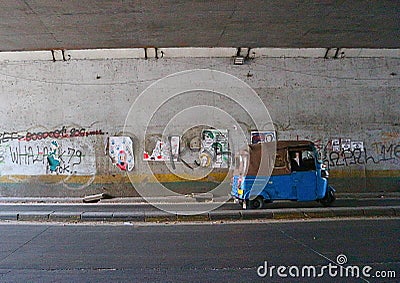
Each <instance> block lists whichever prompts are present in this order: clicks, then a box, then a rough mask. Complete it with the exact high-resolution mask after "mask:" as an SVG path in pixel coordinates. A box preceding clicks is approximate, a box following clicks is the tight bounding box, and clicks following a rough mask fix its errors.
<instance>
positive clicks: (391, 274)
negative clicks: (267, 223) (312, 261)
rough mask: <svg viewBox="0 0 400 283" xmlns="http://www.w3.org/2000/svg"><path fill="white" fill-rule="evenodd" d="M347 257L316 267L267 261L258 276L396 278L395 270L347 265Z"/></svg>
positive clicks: (342, 255) (259, 269)
mask: <svg viewBox="0 0 400 283" xmlns="http://www.w3.org/2000/svg"><path fill="white" fill-rule="evenodd" d="M346 263H347V256H346V255H344V254H339V255H338V256H337V257H336V263H335V262H333V261H332V262H329V263H328V264H327V265H322V266H314V265H303V266H296V265H291V266H286V265H279V266H276V265H270V264H269V263H268V262H267V261H264V264H262V265H260V266H258V268H257V275H258V276H260V277H263V278H264V277H269V278H274V277H278V278H286V277H288V278H321V277H332V278H381V279H385V278H391V279H393V278H396V271H394V270H373V268H372V267H371V266H369V265H364V266H357V265H347V266H345V264H346Z"/></svg>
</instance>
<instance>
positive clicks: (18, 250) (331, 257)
mask: <svg viewBox="0 0 400 283" xmlns="http://www.w3.org/2000/svg"><path fill="white" fill-rule="evenodd" d="M0 231H1V233H0V281H1V282H310V281H311V280H317V281H316V282H399V278H400V277H399V276H400V240H399V233H400V219H379V220H371V219H369V220H340V221H339V220H335V221H334V220H330V221H296V222H293V221H291V222H276V221H274V222H251V223H236V224H201V225H200V224H184V225H183V224H177V225H171V224H169V225H165V224H151V225H149V224H141V225H72V224H69V225H66V224H63V225H55V224H39V225H38V224H35V225H27V224H12V225H10V224H4V223H3V224H0ZM280 266H285V267H286V268H284V267H280ZM310 266H312V267H310ZM340 266H342V267H346V268H347V269H341V268H340ZM289 268H290V269H289ZM350 269H351V270H353V271H354V272H356V273H355V276H356V275H357V270H358V271H359V278H352V277H351V276H350V274H351V273H350V271H349V270H350ZM266 270H267V271H266ZM278 270H279V272H278ZM296 270H299V274H296V273H297V271H296ZM302 270H304V272H305V273H304V275H303V276H302V275H301V272H302ZM309 270H311V271H310V272H311V273H307V272H309ZM313 270H316V276H317V275H321V276H320V277H318V278H312V277H313V276H314V275H313ZM340 270H341V271H340ZM345 270H347V271H349V272H347V271H346V272H347V273H346V272H345ZM257 271H258V272H257ZM362 271H364V273H363V272H362ZM258 273H259V274H258ZM346 274H347V277H346ZM259 275H265V276H264V277H263V278H262V277H260V276H259ZM284 275H287V276H288V278H286V279H283V278H282V277H281V276H284ZM368 276H369V277H368ZM376 276H385V277H386V278H377V277H376ZM394 276H396V278H394Z"/></svg>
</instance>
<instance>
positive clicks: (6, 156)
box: [0, 126, 104, 175]
mask: <svg viewBox="0 0 400 283" xmlns="http://www.w3.org/2000/svg"><path fill="white" fill-rule="evenodd" d="M103 134H104V133H103V132H102V131H101V130H96V131H87V130H86V129H84V128H74V127H70V128H68V127H66V126H64V127H62V128H60V129H56V130H52V131H42V132H39V131H38V132H2V133H0V175H47V174H57V175H58V174H59V175H93V174H95V173H96V163H95V152H94V147H93V145H92V143H91V142H90V141H89V140H86V139H83V140H82V139H81V138H82V137H89V136H94V135H103Z"/></svg>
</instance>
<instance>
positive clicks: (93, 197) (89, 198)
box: [82, 193, 112, 203]
mask: <svg viewBox="0 0 400 283" xmlns="http://www.w3.org/2000/svg"><path fill="white" fill-rule="evenodd" d="M110 198H112V196H111V195H109V194H106V193H101V194H96V195H89V196H85V197H84V198H83V199H82V201H83V202H85V203H89V202H98V201H100V200H101V199H110Z"/></svg>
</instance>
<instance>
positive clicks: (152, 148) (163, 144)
mask: <svg viewBox="0 0 400 283" xmlns="http://www.w3.org/2000/svg"><path fill="white" fill-rule="evenodd" d="M179 143H180V137H179V136H171V137H169V138H168V140H166V141H163V140H161V137H158V136H155V137H153V139H152V142H149V143H148V144H146V145H145V149H144V152H143V160H144V161H169V160H171V157H172V160H173V161H178V158H179Z"/></svg>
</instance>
